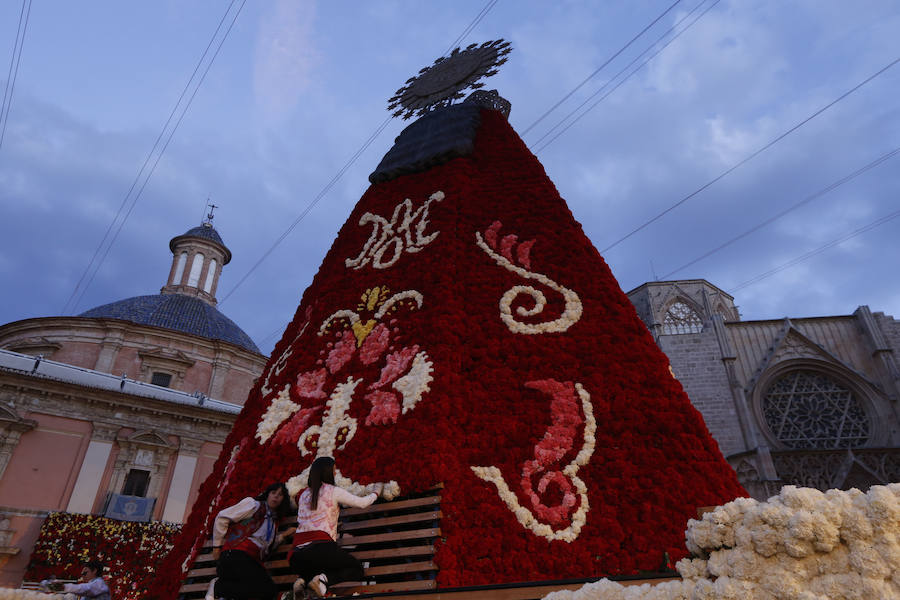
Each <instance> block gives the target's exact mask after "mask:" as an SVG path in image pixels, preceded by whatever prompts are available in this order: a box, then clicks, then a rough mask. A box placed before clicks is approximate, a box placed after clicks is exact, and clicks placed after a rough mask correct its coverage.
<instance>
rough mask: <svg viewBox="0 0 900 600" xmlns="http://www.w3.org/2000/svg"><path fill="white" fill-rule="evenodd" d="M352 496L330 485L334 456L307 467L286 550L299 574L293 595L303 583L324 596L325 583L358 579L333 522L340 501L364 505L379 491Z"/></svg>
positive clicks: (360, 570)
mask: <svg viewBox="0 0 900 600" xmlns="http://www.w3.org/2000/svg"><path fill="white" fill-rule="evenodd" d="M376 489H378V492H372V493H370V494H368V495H366V496H362V497H360V496H356V495H354V494H351V493H350V492H348V491H346V490H344V489H341V488H339V487H336V486H335V485H334V459H333V458H331V457H327V456H323V457H320V458H317V459H316V460H315V461H313V464H312V466H311V467H310V469H309V479H308V486H307V488H306V489H305V490H303V493H301V494H300V497H299V499H298V500H297V533H295V534H294V543H293V547H292V548H291V553H290V563H291V570H292V571H293V572H294V573H296V574H297V575H298V576H299V579H297V582H296V583H295V584H294V596H295V598H296V597H298V596H300V595H301V593H302V592H301V590H303V588H304V587H305V588H306V590H308V591H309V592H311V593H312V594H313V595H314V596H324V595H325V592H326V590H327V587H328V586H329V585H334V584H336V583H340V582H342V581H360V580H361V579H362V578H363V568H362V565H361V564H360V563H359V561H358V560H356V559H355V558H354V557H353V555H351V554H350V553H349V552H347V551H346V550H344V549H343V548H341V547H340V546H338V544H337V541H336V540H337V525H338V516H339V515H340V512H341V508H340V507H341V505H344V506H354V507H357V508H365V507H366V506H369V505H370V504H372V503H373V502H375V499H376V498H378V496H379V495H380V494H381V491H382V490H381V486H380V484H379V487H378V488H376Z"/></svg>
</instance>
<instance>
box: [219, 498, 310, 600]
mask: <svg viewBox="0 0 900 600" xmlns="http://www.w3.org/2000/svg"><path fill="white" fill-rule="evenodd" d="M290 512H291V501H290V497H289V495H288V491H287V488H286V487H285V485H284V483H281V482H278V483H273V484H272V485H270V486H269V487H267V488H266V489H265V490H264V491H263V492H262V493H261V494H260V495H259V496H257V497H256V498H249V497H248V498H244V499H243V500H241V501H240V502H238V503H237V504H235V505H234V506H229V507H228V508H226V509H223V510H221V511H219V514H218V515H216V521H215V524H214V525H213V558H214V559H216V575H217V576H218V577H216V578H214V579H213V580H212V581H211V582H210V584H209V590H208V591H207V592H206V600H215V599H216V598H228V599H229V600H248V599H250V598H254V599H257V600H273V599H274V598H275V594H276V592H277V590H276V589H275V583H274V582H273V581H272V577H271V576H270V575H269V573H268V572H267V571H266V567H265V565H264V564H263V561H264V560H265V559H266V556H267V555H268V554H269V553H270V552H271V551H272V550H274V549H275V548H276V547H278V546H279V545H280V544H281V543H283V542H284V540H286V539H288V538H289V537H290V536H291V535H293V533H294V528H289V529H286V530H285V531H284V532H283V533H282V534H281V535H278V523H279V521H281V519H283V518H284V517H285V516H287V515H288V514H290Z"/></svg>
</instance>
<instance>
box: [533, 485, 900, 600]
mask: <svg viewBox="0 0 900 600" xmlns="http://www.w3.org/2000/svg"><path fill="white" fill-rule="evenodd" d="M687 547H688V549H689V550H690V551H691V552H692V553H693V554H694V555H695V556H700V557H702V558H693V559H684V560H681V561H679V562H678V565H677V569H678V572H679V573H680V574H681V577H682V580H681V581H668V582H663V583H659V584H656V585H655V586H654V585H650V584H644V585H640V586H622V585H619V584H617V583H614V582H612V581H609V580H606V579H603V580H600V581H598V582H596V583H591V584H588V585H586V586H584V587H582V588H581V589H579V590H576V591H573V592H569V591H560V592H553V593H551V594H549V595H547V596H545V600H739V599H740V600H851V599H852V600H890V599H900V483H893V484H890V485H887V486H881V485H877V486H873V487H872V488H871V489H870V490H869V491H868V493H863V492H861V491H859V490H856V489H853V490H850V491H840V490H829V491H828V492H824V493H823V492H820V491H819V490H815V489H811V488H797V487H794V486H785V487H784V488H782V490H781V493H780V494H779V495H777V496H774V497H772V498H769V500H768V501H767V502H757V501H756V500H753V499H750V498H739V499H737V500H735V501H733V502H729V503H728V504H725V505H724V506H720V507H718V508H716V509H715V510H713V511H712V512H709V513H706V514H705V515H704V516H703V519H702V520H700V521H695V520H693V519H691V520H690V521H688V530H687Z"/></svg>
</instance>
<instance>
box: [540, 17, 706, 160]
mask: <svg viewBox="0 0 900 600" xmlns="http://www.w3.org/2000/svg"><path fill="white" fill-rule="evenodd" d="M705 3H706V0H701V1H700V3H699V4H697V5H696V6H695V7H694V8H692V9H691V10H690V11H689V12H688V13H687V14H686V15H684V16H683V17H682V18H681V19H679V20H678V22H677V23H675V24H674V25H673V26H672V27H670V28H669V29H668V30H666V32H665V33H663V34H662V35H661V36H659V37H658V38H657V39H656V41H654V42H653V43H652V44H650V46H649V47H648V48H647V49H646V50H644V51H643V52H641V53H640V54H639V55H638V56H637V57H635V58H634V60H632V61H631V62H630V63H628V64H627V65H625V67H624V68H622V70H620V71H619V72H618V73H616V74H615V75H613V77H612V78H611V79H610V80H609V81H607V82H606V83H604V84H603V85H602V86H601V87H600V89H598V90H597V91H596V92H594V93H593V94H591V95H590V96H588V97H587V98H585V100H584V101H583V102H582V103H581V104H579V105H578V106H577V107H575V108H574V109H573V110H572V111H570V112H569V114H567V115H566V116H565V117H563V118H562V119H560V121H559V122H558V123H557V124H556V125H554V126H553V127H551V128H550V129H548V130H547V131H546V133H544V135H542V136H541V137H540V138H538V140H537V141H536V142H534V144H532V147H534V146H537V145H538V144H540V143H541V142H542V141H543V140H544V139H546V138H547V136H549V135H551V134H552V133H553V132H554V131H555V130H556V129H558V128H559V127H560V126H561V125H562V124H563V123H565V122H566V121H567V120H568V119H569V118H570V117H571V116H572V115H574V114H575V113H577V112H578V111H579V110H581V109H582V108H583V107H584V105H585V104H587V103H588V102H590V101H591V100H592V99H593V98H596V97H597V95H598V94H600V93H601V92H603V90H605V89H606V88H607V87H608V86H609V85H610V84H611V83H612V82H614V81H615V80H616V79H618V78H619V76H620V75H622V73H624V72H625V71H627V70H628V69H629V68H630V67H631V66H632V65H633V64H634V63H636V62H637V61H639V60H641V58H643V57H644V56H645V55H646V54H647V53H648V52H650V51H651V50H652V49H653V47H654V46H655V45H656V44H658V43H659V42H660V41H662V40H663V39H665V37H666V36H668V35H669V34H670V33H672V32H673V31H675V29H677V28H678V26H679V25H681V24H682V23H683V22H684V21H685V20H687V19H688V18H690V16H691V15H692V14H694V13H695V12H696V11H697V9H699V8H700V7H701V6H703V4H705ZM718 3H719V0H714V2H713V3H712V4H710V5H709V6H708V7H707V8H706V10H704V11H703V12H702V13H700V15H699V16H697V17H696V18H695V19H694V20H693V21H691V22H690V23H688V24H687V25H686V26H685V27H684V29H682V30H681V31H679V32H678V33H677V34H675V35H674V36H673V37H672V39H670V40H669V41H668V42H666V43H665V44H663V45H662V46H660V47H659V48H658V49H657V50H656V52H654V53H653V54H651V55H650V56H648V57H647V60H645V61H644V62H642V63H641V64H640V65H638V66H637V68H635V69H634V70H633V71H631V73H629V74H628V75H626V76H625V77H624V78H623V79H621V80H620V81H619V82H618V83H617V84H616V85H615V86H613V88H612V89H611V90H609V92H607V93H606V94H604V95H603V96H602V97H601V98H600V99H599V100H597V101H596V102H594V103H593V104H591V105H590V106H589V107H588V108H587V110H585V111H584V112H583V113H581V114H580V115H578V116H577V117H576V118H575V119H573V120H572V122H571V123H569V124H568V125H566V126H565V127H563V129H562V130H560V131H559V132H558V133H557V134H556V135H554V136H553V137H552V138H550V139H549V140H548V141H547V142H546V143H545V144H543V145H541V146H540V147H539V148H537V149H535V150H534V153H535V154H538V153H540V152H543V150H544V149H545V148H546V147H547V146H549V145H550V144H552V143H553V142H554V141H556V139H557V138H558V137H559V136H561V135H562V134H564V133H565V132H566V131H568V130H569V128H570V127H572V126H573V125H574V124H575V123H577V122H578V121H580V120H581V118H582V117H584V116H585V115H586V114H587V113H589V112H590V111H592V110H594V108H596V107H597V105H598V104H600V103H601V102H603V101H604V100H606V99H607V98H608V97H609V96H610V95H611V94H612V93H613V92H615V91H616V90H617V89H619V87H621V86H622V84H624V83H625V82H626V81H628V80H629V79H631V77H632V76H633V75H634V74H635V73H637V72H638V71H640V70H641V69H642V68H644V67H645V66H646V65H647V63H649V62H650V61H651V60H653V59H654V58H656V56H657V55H658V54H659V53H660V52H662V51H663V50H665V49H666V48H667V47H668V46H669V45H670V44H671V43H672V42H674V41H675V40H677V39H678V38H679V37H681V34H683V33H685V32H686V31H687V30H688V29H690V28H691V27H692V26H693V25H694V23H696V22H697V21H699V20H700V19H701V18H703V15H705V14H706V13H708V12H709V11H710V10H712V8H713V7H714V6H715V5H716V4H718Z"/></svg>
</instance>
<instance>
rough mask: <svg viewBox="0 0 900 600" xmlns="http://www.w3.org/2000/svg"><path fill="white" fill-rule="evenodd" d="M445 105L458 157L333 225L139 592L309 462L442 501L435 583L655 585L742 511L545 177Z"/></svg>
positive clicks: (390, 187)
mask: <svg viewBox="0 0 900 600" xmlns="http://www.w3.org/2000/svg"><path fill="white" fill-rule="evenodd" d="M458 108H459V105H457V106H456V107H451V108H450V109H444V111H445V112H446V114H447V115H450V116H446V115H445V117H446V118H447V119H449V121H450V122H451V124H452V126H453V127H457V125H458V123H457V121H454V120H453V119H454V118H457V120H459V118H462V119H463V120H465V118H468V119H470V120H472V119H474V121H473V122H474V125H472V128H471V134H472V135H471V140H470V141H471V145H470V148H469V149H468V150H465V151H463V152H459V153H457V154H462V155H461V156H457V157H456V158H452V159H450V160H446V157H444V159H443V160H444V162H443V163H441V164H437V165H436V166H430V167H429V166H427V165H426V166H424V167H421V166H420V167H419V168H418V169H417V172H408V171H410V170H411V169H409V168H407V169H406V171H407V172H408V174H402V175H399V176H393V178H390V179H389V180H387V181H382V182H380V183H376V184H373V185H372V186H371V187H370V188H369V189H368V190H367V191H366V193H365V194H364V195H363V197H362V198H361V200H360V201H359V203H358V204H357V206H356V208H355V209H354V211H353V213H352V214H351V215H350V218H349V219H348V220H347V222H346V223H345V225H344V226H343V227H342V228H341V230H340V232H339V234H338V236H337V239H336V240H335V242H334V245H333V246H332V248H331V250H330V251H329V252H328V254H327V256H326V257H325V260H324V261H323V263H322V266H321V268H320V270H319V272H318V274H317V275H316V277H315V278H314V280H313V282H312V285H310V287H309V288H308V289H307V290H306V292H305V294H304V295H303V299H302V301H301V302H300V306H299V308H298V310H297V313H296V315H295V317H294V320H293V321H292V323H291V324H290V325H289V326H288V328H287V330H286V331H285V334H284V337H283V338H282V340H281V341H280V342H279V344H278V345H277V346H276V348H275V351H274V353H273V354H272V358H271V360H270V361H269V364H268V366H267V368H266V371H265V373H264V375H263V377H262V378H261V379H260V381H259V383H258V384H257V386H256V388H255V389H254V390H253V391H252V392H251V394H250V397H249V399H248V401H247V403H246V405H245V407H244V410H243V412H242V413H241V415H240V417H239V418H238V421H237V423H236V425H235V427H234V430H233V431H232V433H231V435H230V437H229V439H228V441H227V443H226V446H225V450H224V451H223V454H222V456H221V457H220V459H219V461H218V463H217V465H216V468H215V470H214V473H213V475H212V476H211V477H210V478H209V480H207V481H206V482H205V484H204V485H203V487H202V488H201V491H200V495H199V498H198V501H197V503H196V505H195V508H194V511H193V513H192V515H191V517H190V519H189V521H188V523H187V524H186V526H185V528H184V532H183V534H182V536H181V538H180V539H179V540H178V542H177V544H176V548H175V550H174V551H173V552H172V554H171V555H170V556H169V557H168V559H167V562H166V564H165V565H164V567H163V568H164V569H167V570H168V572H170V573H171V577H166V576H161V577H159V578H158V580H157V582H158V587H157V588H156V589H154V590H151V595H152V596H155V597H165V598H171V597H174V594H175V592H176V591H177V587H178V581H179V580H180V579H181V577H180V573H181V572H182V569H183V568H184V567H185V566H186V565H187V562H186V561H187V560H188V559H189V558H190V557H191V555H192V553H195V552H196V550H197V548H198V544H197V540H198V539H201V538H205V536H206V535H207V534H208V532H209V530H210V527H211V523H212V519H213V518H214V515H215V512H216V511H218V510H219V509H221V508H222V507H224V506H227V505H229V504H230V503H233V502H235V501H237V500H239V499H240V498H242V497H244V496H247V495H252V494H256V493H258V491H259V490H260V489H262V488H263V487H264V486H265V485H266V484H267V483H269V482H271V481H275V480H290V485H289V487H291V488H292V489H295V490H296V489H298V488H299V487H301V486H305V483H306V482H305V478H306V471H305V470H306V469H307V467H308V466H309V465H310V463H311V462H312V461H313V460H314V459H315V458H316V456H321V455H330V456H334V457H335V459H336V462H337V467H338V469H339V471H340V476H339V483H342V484H343V485H345V486H348V487H350V488H352V489H356V490H357V491H361V490H362V487H363V486H365V485H367V484H371V483H375V482H385V483H388V486H387V487H388V489H389V490H393V491H394V492H395V493H399V494H400V495H406V494H410V493H415V492H421V491H424V490H427V489H429V488H431V487H433V486H435V485H436V484H443V486H444V487H443V491H442V502H441V510H442V512H443V519H442V521H441V531H442V535H443V542H442V543H441V544H440V545H439V547H438V551H437V555H436V558H435V560H436V562H437V564H438V567H439V572H438V576H437V578H438V585H439V586H440V587H450V586H459V585H475V584H487V583H501V582H509V581H525V580H547V579H563V578H573V577H592V576H601V575H612V574H622V573H634V572H637V571H638V570H656V569H658V568H659V565H660V564H662V562H663V560H664V559H663V557H664V553H666V552H668V554H669V556H670V557H671V558H672V559H673V560H677V559H678V558H681V557H682V556H684V555H685V554H686V550H685V547H684V528H685V524H686V521H687V519H688V518H691V517H693V516H695V515H696V508H697V507H698V506H705V505H712V504H721V503H724V502H726V501H729V500H732V499H734V498H735V497H736V496H743V495H746V493H745V492H744V490H743V489H742V488H741V486H740V485H739V484H738V482H737V478H736V476H735V473H734V472H733V471H732V469H731V468H730V467H729V466H728V464H727V463H726V462H725V460H724V459H723V457H722V455H721V453H720V452H719V450H718V447H717V445H716V443H715V441H714V440H713V439H712V437H711V436H710V435H709V432H708V431H707V429H706V426H705V424H704V423H703V419H702V418H701V416H700V414H699V413H698V412H697V411H696V410H695V409H694V408H693V407H692V405H691V403H690V401H689V399H688V397H687V395H686V394H685V393H684V391H683V390H682V388H681V385H680V384H679V383H678V382H677V381H676V380H675V379H674V378H673V377H672V375H671V374H670V371H669V368H668V361H667V359H666V357H665V355H664V354H663V353H662V352H661V351H660V350H659V349H658V347H657V346H656V344H655V343H654V341H653V338H652V337H651V335H650V333H649V332H648V331H647V329H646V328H645V326H644V325H643V323H642V322H641V321H640V320H639V318H638V316H637V314H636V313H635V310H634V308H633V307H632V305H631V303H630V302H629V301H628V299H627V298H626V296H625V294H624V293H623V292H622V290H621V289H620V288H619V286H618V284H617V283H616V280H615V278H614V277H613V275H612V273H611V272H610V270H609V268H608V267H607V265H606V263H605V262H604V261H603V258H602V257H601V256H600V255H599V253H598V252H597V251H596V249H595V248H594V247H593V246H592V245H591V242H590V241H589V240H588V239H587V237H586V236H585V235H584V233H583V232H582V230H581V227H580V225H579V224H578V223H577V222H576V221H575V219H574V218H573V216H572V214H571V212H570V211H569V209H568V207H567V206H566V204H565V202H564V201H563V200H562V198H560V196H559V194H558V192H557V191H556V189H555V187H554V186H553V183H552V182H551V181H550V179H549V178H548V177H547V175H546V174H545V172H544V170H543V168H542V167H541V165H540V163H539V162H538V161H537V159H536V158H535V157H534V155H532V154H531V153H530V152H529V151H528V149H527V148H526V147H525V145H524V144H523V142H522V141H521V140H520V139H519V137H518V136H517V135H516V133H515V132H514V131H513V130H512V128H511V127H510V126H509V124H508V123H507V122H506V120H505V119H504V117H503V116H502V115H501V114H500V113H498V112H496V111H492V110H479V109H477V107H474V108H473V107H467V108H465V109H459V110H456V109H458ZM454 110H456V113H453V111H454ZM457 113H458V114H457ZM454 114H456V116H455V117H454V116H453V115H454ZM459 115H463V117H459ZM427 118H428V117H425V118H423V119H422V120H421V121H424V120H425V119H427ZM435 118H438V117H435ZM441 118H444V117H441ZM416 126H417V123H413V125H412V126H410V127H409V128H407V131H412V130H413V129H414V128H415V127H416ZM406 135H407V132H406V131H405V132H404V134H402V135H401V137H400V138H398V147H400V146H402V142H403V138H404V136H406ZM410 135H412V134H410ZM419 135H420V137H421V130H420V131H419ZM463 137H465V136H463ZM435 143H437V144H440V143H442V140H438V139H436V140H435ZM396 149H397V148H395V150H396ZM400 150H402V148H400ZM392 152H393V151H392ZM401 154H402V152H401ZM390 156H391V154H389V157H390ZM401 158H402V157H401ZM414 158H415V157H414ZM406 160H407V162H409V161H410V160H412V162H415V160H413V159H409V158H407V159H406ZM385 161H388V158H386V159H385ZM401 162H402V161H401ZM426 162H427V161H426ZM434 162H439V161H437V160H432V164H433V163H434ZM382 164H383V165H384V164H385V163H384V162H383V163H382ZM412 170H416V169H412ZM401 171H402V169H401ZM373 177H374V178H376V179H378V178H377V177H376V175H373ZM385 178H387V177H385ZM188 562H189V561H188Z"/></svg>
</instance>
